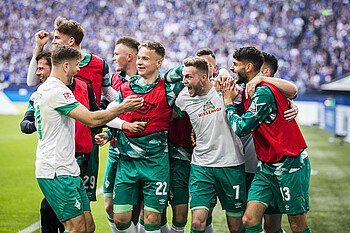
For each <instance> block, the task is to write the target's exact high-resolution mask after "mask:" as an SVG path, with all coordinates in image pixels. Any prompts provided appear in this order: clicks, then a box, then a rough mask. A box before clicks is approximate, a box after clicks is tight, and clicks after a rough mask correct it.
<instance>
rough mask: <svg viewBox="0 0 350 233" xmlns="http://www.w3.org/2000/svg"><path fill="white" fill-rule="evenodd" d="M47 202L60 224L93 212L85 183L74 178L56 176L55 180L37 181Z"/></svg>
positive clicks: (40, 179)
mask: <svg viewBox="0 0 350 233" xmlns="http://www.w3.org/2000/svg"><path fill="white" fill-rule="evenodd" d="M37 181H38V184H39V187H40V189H41V191H42V192H43V194H44V196H45V198H46V200H47V202H48V203H49V204H50V206H51V207H52V209H53V211H54V212H55V213H56V215H57V218H58V219H59V220H60V222H64V221H67V220H69V219H71V218H74V217H77V216H79V215H81V214H83V212H84V211H88V210H91V209H90V203H89V199H88V197H87V194H86V191H85V188H84V185H83V181H82V180H81V178H80V177H79V176H78V177H73V176H55V178H54V179H43V178H38V179H37Z"/></svg>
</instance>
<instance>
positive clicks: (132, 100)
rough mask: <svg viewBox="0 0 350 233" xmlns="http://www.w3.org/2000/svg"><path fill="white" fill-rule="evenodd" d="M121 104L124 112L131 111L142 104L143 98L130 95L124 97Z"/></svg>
mask: <svg viewBox="0 0 350 233" xmlns="http://www.w3.org/2000/svg"><path fill="white" fill-rule="evenodd" d="M121 104H122V105H123V107H124V110H125V111H126V112H132V111H134V110H136V109H138V108H140V107H141V106H142V105H143V98H142V97H137V96H136V95H131V96H128V97H126V98H125V99H124V100H123V102H122V103H121Z"/></svg>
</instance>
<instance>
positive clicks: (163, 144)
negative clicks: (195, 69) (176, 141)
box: [105, 66, 184, 158]
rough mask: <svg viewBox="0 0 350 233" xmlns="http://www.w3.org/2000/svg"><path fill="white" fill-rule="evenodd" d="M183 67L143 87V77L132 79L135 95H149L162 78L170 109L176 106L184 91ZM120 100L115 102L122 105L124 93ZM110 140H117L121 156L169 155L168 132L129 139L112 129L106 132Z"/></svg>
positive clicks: (120, 94)
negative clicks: (176, 101)
mask: <svg viewBox="0 0 350 233" xmlns="http://www.w3.org/2000/svg"><path fill="white" fill-rule="evenodd" d="M182 70H183V66H180V67H178V68H174V69H171V70H169V71H168V72H167V73H165V74H164V75H162V74H161V73H159V76H158V78H157V79H156V80H155V81H154V82H153V83H152V84H148V85H141V84H140V83H139V80H140V78H141V76H139V75H136V76H133V77H131V78H130V88H131V90H132V91H133V92H134V93H135V94H147V93H149V92H151V91H152V90H153V88H154V87H155V86H156V85H157V84H158V83H159V81H160V77H161V76H163V77H164V80H165V83H164V85H165V95H166V101H167V103H168V105H169V106H170V107H173V106H174V103H175V99H176V96H177V95H178V93H179V92H180V91H181V90H182V89H183V87H184V85H183V83H182V82H181V81H182ZM118 96H119V98H116V99H115V100H114V101H115V102H117V103H121V102H122V101H123V96H122V93H121V92H120V91H119V93H118ZM105 133H106V134H107V136H108V140H111V139H113V138H114V137H115V138H116V141H115V144H116V147H118V149H119V152H120V154H122V155H125V156H129V157H133V158H143V157H151V156H153V155H155V154H162V153H168V146H167V136H168V131H158V132H154V133H151V134H148V135H145V136H141V137H128V136H126V135H125V133H124V132H123V131H121V130H117V129H110V130H108V131H106V132H105Z"/></svg>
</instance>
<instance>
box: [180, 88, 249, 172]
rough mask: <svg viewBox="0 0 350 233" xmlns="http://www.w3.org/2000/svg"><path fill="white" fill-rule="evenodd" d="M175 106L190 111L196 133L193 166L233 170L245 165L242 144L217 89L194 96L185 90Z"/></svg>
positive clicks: (188, 112)
mask: <svg viewBox="0 0 350 233" xmlns="http://www.w3.org/2000/svg"><path fill="white" fill-rule="evenodd" d="M176 106H177V107H178V108H179V109H180V110H181V111H185V112H187V114H188V115H189V117H190V120H191V124H192V127H193V130H194V132H195V134H196V146H195V148H194V151H193V154H192V164H195V165H198V166H203V167H232V166H238V165H241V164H243V163H244V158H243V145H242V142H241V140H240V139H239V137H238V136H237V135H236V134H235V133H234V132H233V131H232V129H231V127H230V124H229V122H228V120H227V116H226V113H225V105H224V101H223V99H222V98H221V97H220V95H219V94H218V93H217V91H216V90H215V88H214V87H212V88H211V89H210V91H209V92H208V94H206V95H205V96H194V97H191V96H190V95H189V93H188V89H187V88H184V89H183V90H182V91H181V92H180V94H179V96H178V98H177V99H176Z"/></svg>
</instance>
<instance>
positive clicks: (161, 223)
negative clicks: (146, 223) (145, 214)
mask: <svg viewBox="0 0 350 233" xmlns="http://www.w3.org/2000/svg"><path fill="white" fill-rule="evenodd" d="M167 223H168V220H167V219H166V218H165V219H163V220H162V221H161V222H160V226H164V225H165V224H167Z"/></svg>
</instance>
